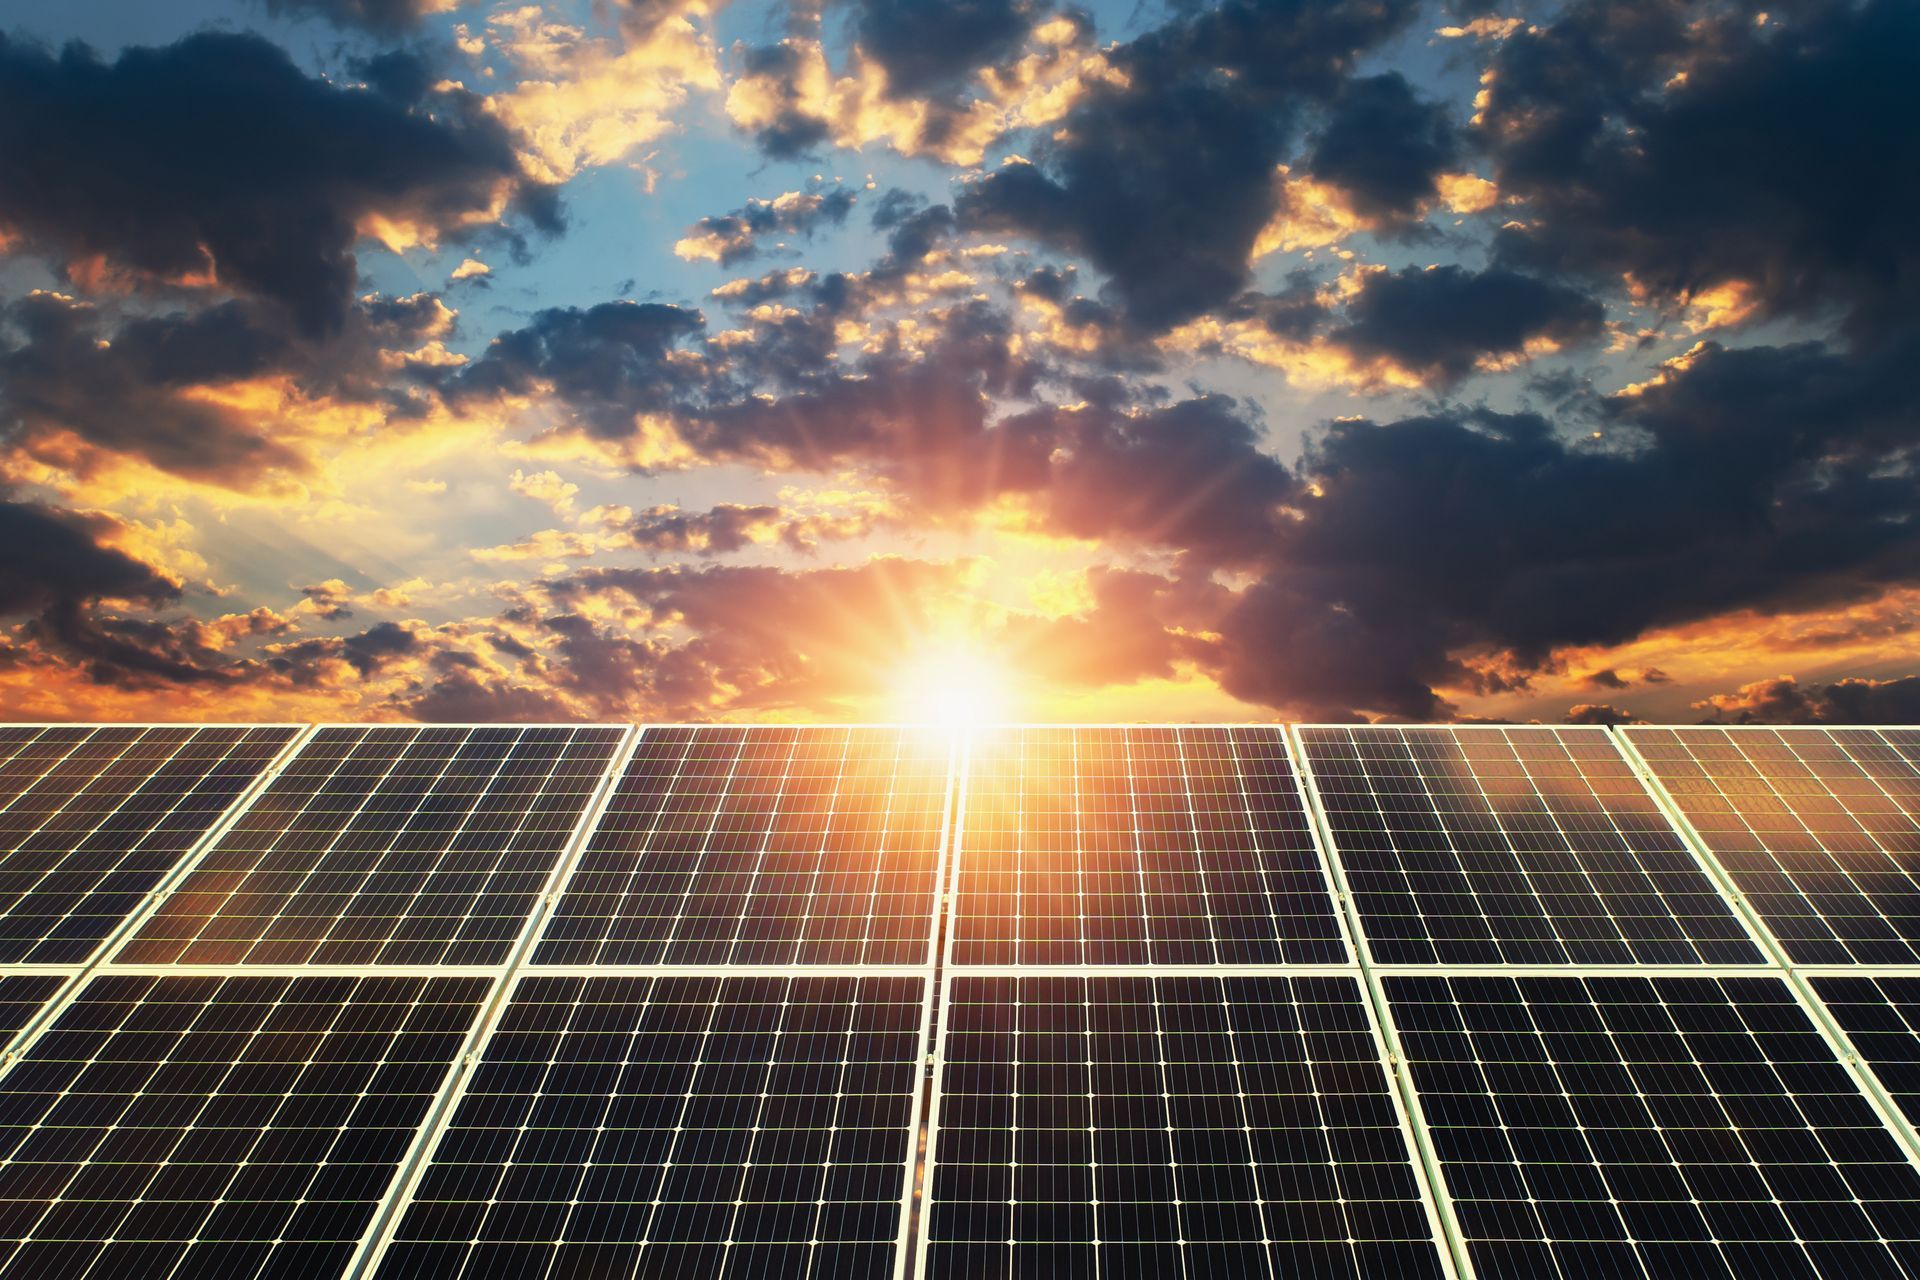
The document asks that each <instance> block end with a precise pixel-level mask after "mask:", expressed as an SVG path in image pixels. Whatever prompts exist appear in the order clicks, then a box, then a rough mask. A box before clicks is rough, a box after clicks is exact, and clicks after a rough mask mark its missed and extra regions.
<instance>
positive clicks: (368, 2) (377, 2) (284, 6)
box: [266, 0, 443, 36]
mask: <svg viewBox="0 0 1920 1280" xmlns="http://www.w3.org/2000/svg"><path fill="white" fill-rule="evenodd" d="M266 4H267V11H268V12H269V13H275V14H312V15H313V16H314V17H318V18H324V19H326V20H327V21H328V22H331V23H332V24H333V25H335V26H337V27H358V28H360V29H361V30H363V31H371V32H373V33H374V34H375V35H380V36H399V35H405V34H406V33H408V32H409V31H413V30H415V29H417V28H418V27H419V25H420V19H421V18H423V17H425V16H426V15H427V14H429V13H433V12H435V11H437V10H438V9H439V8H441V7H443V6H439V5H436V4H434V3H433V0H266Z"/></svg>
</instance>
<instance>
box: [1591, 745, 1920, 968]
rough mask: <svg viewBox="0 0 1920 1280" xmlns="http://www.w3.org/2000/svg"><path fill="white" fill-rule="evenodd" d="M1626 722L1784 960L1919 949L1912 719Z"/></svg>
mask: <svg viewBox="0 0 1920 1280" xmlns="http://www.w3.org/2000/svg"><path fill="white" fill-rule="evenodd" d="M1628 734H1629V736H1630V739H1631V741H1632V742H1633V744H1634V746H1635V747H1636V748H1638V749H1639V751H1640V753H1641V755H1642V756H1643V757H1645V759H1646V761H1647V764H1648V765H1649V767H1651V768H1652V770H1653V772H1654V774H1655V776H1657V777H1658V778H1659V779H1660V781H1661V782H1662V783H1664V784H1665V785H1666V788H1667V790H1668V792H1669V793H1670V794H1672V796H1673V798H1674V801H1675V803H1677V804H1678V805H1679V806H1680V809H1681V812H1683V813H1685V814H1686V816H1687V820H1688V821H1689V822H1691V823H1692V824H1693V826H1694V829H1695V830H1696V831H1698V832H1699V833H1700V836H1701V838H1702V839H1703V840H1704V841H1705V842H1706V845H1707V847H1708V848H1709V849H1710V850H1712V852H1713V855H1714V856H1715V857H1716V858H1718V859H1719V860H1720V864H1721V865H1722V866H1723V867H1725V868H1726V869H1727V873H1728V874H1729V875H1731V876H1732V877H1733V880H1734V883H1735V884H1736V885H1737V886H1738V887H1739V888H1740V890H1741V892H1743V893H1744V894H1746V896H1747V899H1748V901H1750V902H1751V903H1752V904H1753V906H1754V909H1755V910H1756V911H1758V912H1759V913H1760V915H1761V917H1762V918H1763V919H1764V920H1765V921H1766V923H1767V927H1768V928H1769V929H1771V930H1772V931H1773V933H1774V935H1775V936H1776V937H1777V938H1779V940H1780V942H1781V945H1782V946H1784V947H1785V948H1786V951H1787V955H1788V957H1789V958H1790V959H1792V960H1793V961H1795V962H1796V963H1799V964H1846V963H1849V962H1855V963H1863V964H1913V963H1916V962H1920V731H1916V730H1912V729H1888V730H1885V731H1881V730H1874V729H1832V730H1828V729H1738V730H1728V729H1718V728H1704V727H1703V728H1689V729H1638V728H1636V729H1631V730H1628Z"/></svg>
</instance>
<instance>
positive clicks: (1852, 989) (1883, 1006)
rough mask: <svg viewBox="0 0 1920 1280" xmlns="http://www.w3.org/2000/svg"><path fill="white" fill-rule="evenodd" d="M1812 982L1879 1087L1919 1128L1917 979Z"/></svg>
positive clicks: (1851, 978) (1919, 1010) (1919, 997)
mask: <svg viewBox="0 0 1920 1280" xmlns="http://www.w3.org/2000/svg"><path fill="white" fill-rule="evenodd" d="M1812 983H1813V990H1814V994H1815V995H1817V996H1818V997H1819V998H1820V1003H1822V1004H1823V1005H1825V1006H1826V1007H1827V1011H1828V1012H1829V1013H1831V1014H1832V1015H1833V1019H1834V1021H1835V1022H1837V1023H1839V1024H1840V1027H1841V1029H1842V1030H1843V1031H1845V1032H1846V1034H1847V1039H1848V1040H1850V1041H1852V1042H1853V1047H1854V1048H1855V1049H1856V1050H1858V1051H1859V1054H1860V1057H1861V1058H1862V1059H1863V1060H1864V1061H1865V1062H1866V1063H1867V1065H1868V1066H1869V1067H1870V1068H1871V1069H1872V1071H1873V1074H1874V1076H1875V1077H1876V1078H1877V1079H1878V1080H1879V1081H1880V1086H1881V1088H1883V1089H1885V1090H1886V1091H1887V1094H1888V1096H1890V1097H1891V1098H1892V1099H1893V1101H1894V1103H1895V1104H1896V1105H1897V1106H1899V1108H1900V1110H1901V1111H1902V1112H1904V1113H1905V1114H1906V1117H1907V1119H1908V1121H1909V1122H1911V1123H1913V1124H1920V978H1913V977H1893V976H1885V975H1883V976H1880V977H1869V976H1860V977H1854V976H1851V975H1849V976H1834V977H1819V978H1814V979H1812Z"/></svg>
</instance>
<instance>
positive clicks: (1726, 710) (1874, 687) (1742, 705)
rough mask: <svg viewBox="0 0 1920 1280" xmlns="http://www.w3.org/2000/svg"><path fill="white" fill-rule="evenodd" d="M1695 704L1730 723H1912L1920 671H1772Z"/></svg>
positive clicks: (1917, 710) (1919, 705) (1918, 704)
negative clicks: (1827, 674) (1810, 679)
mask: <svg viewBox="0 0 1920 1280" xmlns="http://www.w3.org/2000/svg"><path fill="white" fill-rule="evenodd" d="M1693 706H1694V710H1696V711H1704V712H1707V713H1709V719H1710V720H1711V721H1715V722H1732V723H1734V724H1768V723H1783V722H1784V723H1796V724H1913V723H1916V722H1920V676H1901V677H1899V678H1897V679H1893V680H1865V679H1860V678H1858V677H1848V678H1846V679H1844V680H1836V681H1834V682H1832V683H1830V684H1809V685H1803V684H1801V683H1800V682H1799V681H1798V680H1797V679H1795V678H1794V677H1793V676H1775V677H1773V678H1772V679H1769V680H1756V681H1754V682H1753V683H1751V684H1745V685H1742V686H1740V688H1739V689H1738V690H1737V691H1735V692H1733V693H1721V694H1715V695H1714V696H1712V697H1710V698H1704V699H1702V700H1701V701H1699V702H1696V703H1694V704H1693Z"/></svg>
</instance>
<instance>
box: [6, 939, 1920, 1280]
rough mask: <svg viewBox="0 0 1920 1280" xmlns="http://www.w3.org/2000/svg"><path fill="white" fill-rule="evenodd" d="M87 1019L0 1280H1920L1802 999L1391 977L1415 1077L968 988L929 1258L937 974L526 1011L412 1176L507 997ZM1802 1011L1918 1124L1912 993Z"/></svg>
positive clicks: (312, 991) (950, 1002)
mask: <svg viewBox="0 0 1920 1280" xmlns="http://www.w3.org/2000/svg"><path fill="white" fill-rule="evenodd" d="M61 981H63V980H62V979H60V978H57V977H53V976H50V975H16V976H10V977H5V978H0V1010H4V1011H6V1012H7V1013H8V1014H9V1015H10V1016H12V1017H14V1018H16V1019H18V1018H19V1017H20V1016H22V1012H23V1011H24V1010H26V1009H28V1008H29V1007H31V1006H33V1005H35V1004H36V1003H38V1002H39V1001H41V1000H44V999H47V998H50V997H51V995H52V988H54V987H57V986H58V985H59V983H60V982H61ZM84 981H85V982H86V986H85V989H84V990H83V991H81V992H80V994H79V996H78V998H77V999H74V1000H73V1001H71V1002H70V1003H69V1004H68V1005H67V1006H66V1008H65V1011H64V1012H63V1013H62V1014H61V1016H60V1017H59V1018H58V1019H57V1020H56V1021H55V1022H54V1024H53V1025H52V1026H51V1027H50V1028H49V1029H47V1030H45V1031H44V1032H42V1033H41V1034H40V1035H39V1036H38V1037H37V1038H36V1039H34V1040H33V1041H32V1042H31V1043H30V1044H29V1045H28V1046H27V1048H26V1051H25V1053H24V1055H23V1057H22V1058H21V1060H20V1061H19V1062H18V1063H17V1064H15V1065H14V1066H13V1067H12V1069H11V1071H10V1072H9V1073H8V1075H7V1076H6V1077H5V1082H4V1088H0V1276H31V1277H35V1280H44V1278H45V1277H67V1276H104V1277H120V1276H140V1277H146V1276H178V1277H192V1276H202V1275H218V1276H223V1277H225V1276H232V1277H259V1276H276V1277H277V1276H334V1275H349V1274H354V1275H378V1276H381V1277H392V1278H393V1280H401V1278H403V1277H414V1276H432V1277H473V1278H488V1280H491V1278H495V1277H531V1276H552V1277H570V1276H662V1277H666V1276H684V1277H695V1276H721V1277H742V1278H744V1277H770V1276H778V1277H787V1276H792V1277H829V1276H831V1277H853V1278H871V1280H886V1278H887V1277H892V1276H896V1275H899V1274H902V1273H903V1272H904V1271H906V1270H907V1269H908V1268H909V1266H910V1265H911V1267H912V1268H913V1269H914V1273H917V1274H924V1275H927V1276H935V1277H942V1278H945V1277H973V1276H1021V1277H1025V1276H1034V1277H1041V1276H1055V1275H1086V1276H1096V1275H1110V1276H1152V1277H1166V1276H1172V1275H1184V1276H1206V1275H1212V1276H1224V1277H1240V1276H1265V1277H1295V1276H1306V1277H1321V1276H1325V1277H1336V1276H1344V1277H1382V1278H1383V1280H1384V1278H1387V1277H1399V1276H1412V1277H1419V1276H1429V1277H1440V1276H1445V1275H1449V1274H1454V1273H1455V1272H1456V1271H1457V1270H1460V1269H1461V1265H1460V1264H1464V1267H1465V1268H1470V1269H1471V1271H1472V1272H1473V1273H1474V1274H1476V1275H1478V1276H1480V1277H1484V1278H1486V1280H1495V1278H1499V1280H1507V1278H1513V1280H1531V1278H1533V1277H1541V1276H1565V1277H1576V1276H1577V1277H1614V1276H1644V1277H1648V1278H1649V1280H1657V1278H1660V1277H1670V1276H1675V1275H1689V1276H1692V1275H1699V1276H1722V1277H1736V1276H1739V1277H1743V1280H1744V1277H1746V1276H1748V1275H1751V1274H1756V1273H1762V1272H1764V1273H1765V1274H1769V1275H1782V1276H1829V1277H1845V1278H1846V1280H1857V1278H1858V1277H1901V1276H1912V1275H1913V1274H1915V1269H1916V1267H1920V1168H1916V1166H1915V1164H1914V1162H1913V1160H1912V1157H1911V1155H1910V1153H1909V1150H1908V1149H1907V1148H1905V1147H1904V1146H1903V1145H1902V1141H1901V1139H1900V1138H1898V1137H1896V1135H1895V1134H1894V1132H1892V1130H1891V1129H1890V1128H1889V1125H1888V1117H1886V1116H1884V1115H1883V1114H1882V1113H1881V1112H1879V1111H1877V1110H1876V1106H1875V1103H1874V1102H1873V1100H1872V1099H1871V1098H1870V1097H1869V1096H1868V1095H1867V1094H1866V1093H1864V1092H1863V1091H1862V1089H1861V1087H1860V1083H1859V1081H1858V1080H1856V1078H1855V1077H1854V1076H1853V1075H1852V1074H1851V1073H1850V1071H1849V1069H1848V1068H1847V1067H1846V1066H1845V1065H1844V1064H1843V1062H1842V1061H1841V1059H1840V1058H1839V1057H1838V1056H1837V1055H1836V1049H1835V1045H1834V1043H1833V1042H1832V1041H1830V1040H1829V1039H1828V1038H1827V1036H1826V1035H1825V1034H1824V1033H1823V1032H1822V1030H1821V1028H1820V1027H1819V1026H1818V1025H1817V1024H1816V1021H1815V1019H1814V1018H1813V1017H1810V1016H1809V1013H1808V1010H1807V1008H1805V1007H1803V1006H1802V1005H1801V1004H1800V1003H1798V1002H1797V1001H1796V998H1795V996H1794V994H1793V993H1792V992H1791V990H1790V989H1789V985H1788V982H1787V980H1786V979H1784V978H1782V977H1780V976H1765V975H1761V976H1755V975H1746V976H1738V975H1733V976H1729V975H1726V974H1720V975H1713V976H1707V975H1699V976H1666V977H1645V976H1621V975H1614V976H1591V975H1589V976H1553V975H1545V976H1539V975H1536V976H1513V975H1492V976H1489V975H1484V974H1483V975H1477V976H1475V975H1460V974H1447V973H1403V974H1399V975H1394V976H1387V977H1385V978H1384V979H1383V990H1384V995H1385V1002H1384V1005H1383V1010H1384V1016H1385V1017H1386V1019H1387V1020H1388V1023H1389V1028H1387V1029H1390V1030H1391V1032H1392V1035H1393V1037H1394V1040H1393V1041H1392V1042H1393V1043H1396V1044H1397V1045H1398V1051H1397V1053H1396V1054H1394V1055H1389V1054H1388V1053H1387V1052H1386V1051H1385V1048H1384V1045H1385V1044H1386V1043H1388V1042H1387V1041H1383V1039H1382V1036H1381V1033H1382V1030H1383V1028H1381V1027H1379V1026H1376V1024H1375V1021H1374V1014H1373V1012H1372V1011H1371V1008H1370V1006H1369V1003H1368V1001H1367V999H1366V997H1365V994H1364V989H1363V986H1362V983H1361V981H1360V979H1359V978H1357V977H1355V976H1343V975H1319V976H1306V975H1298V974H1295V975H1286V974H1266V975H1255V974H1245V973H1241V974H1227V973H1220V972H1215V973H1213V974H1210V975H1208V974H1202V975H1186V976H1179V975H1141V974H1126V975H1119V974H1106V975H1101V974H1086V975H1078V976H1064V975H1050V976H1045V975H1031V974H1028V975H1012V974H1005V975H996V974H981V973H971V974H969V973H960V972H950V973H949V974H948V976H947V978H946V991H945V993H944V1000H943V1004H944V1005H945V1007H946V1010H947V1018H946V1023H945V1027H944V1031H943V1034H942V1037H941V1044H940V1052H939V1066H938V1077H937V1084H938V1091H937V1093H936V1094H935V1095H934V1096H933V1101H932V1105H931V1114H930V1117H928V1118H929V1125H928V1129H927V1132H928V1134H929V1150H930V1152H931V1167H930V1178H929V1181H928V1183H927V1184H926V1185H927V1187H928V1193H927V1200H926V1203H925V1206H924V1208H922V1209H921V1210H920V1213H921V1214H922V1215H923V1217H924V1221H923V1223H922V1224H921V1230H920V1233H919V1239H920V1240H921V1242H922V1243H921V1248H920V1249H919V1251H918V1256H917V1257H915V1258H913V1259H908V1258H907V1257H906V1252H907V1239H908V1231H907V1224H908V1220H909V1219H910V1218H911V1217H912V1216H913V1215H914V1213H915V1203H914V1199H913V1196H912V1195H911V1193H910V1186H911V1184H912V1180H913V1170H914V1166H915V1161H916V1134H917V1133H919V1132H920V1121H921V1119H922V1117H921V1102H920V1089H919V1084H920V1076H921V1054H922V1049H923V1038H922V1037H923V1035H924V1028H925V1025H926V1024H925V1019H926V1016H927V1010H928V1005H929V1002H928V994H929V991H928V988H929V986H930V984H931V981H932V980H931V979H930V978H929V977H928V976H927V975H925V974H924V973H922V974H911V973H909V974H901V975H891V976H889V975H879V974H874V975H845V974H841V975H824V974H817V973H816V974H791V973H790V974H784V975H745V974H736V975H731V976H719V975H711V974H708V975H696V974H650V975H636V974H629V975H604V974H603V975H591V974H589V975H553V974H533V973H529V974H522V975H521V976H520V977H519V978H518V979H517V980H516V981H515V984H514V985H513V987H512V996H511V1000H510V1002H509V1003H508V1004H507V1006H506V1008H505V1010H504V1013H503V1015H502V1016H501V1017H500V1018H499V1020H498V1022H497V1024H496V1025H495V1026H494V1028H493V1030H492V1032H491V1034H490V1035H489V1036H488V1037H487V1039H486V1041H485V1043H484V1046H483V1048H482V1051H481V1053H480V1054H479V1060H478V1062H477V1065H475V1066H474V1067H473V1068H472V1069H471V1071H470V1072H469V1073H468V1074H467V1075H466V1076H465V1078H464V1080H463V1082H462V1086H461V1088H460V1089H459V1091H458V1098H457V1102H455V1104H454V1105H453V1106H452V1108H451V1110H450V1112H449V1113H448V1114H447V1116H446V1119H445V1123H444V1124H441V1125H437V1126H434V1127H432V1128H431V1129H429V1135H430V1136H429V1137H428V1138H424V1139H423V1138H422V1137H421V1136H420V1134H419V1130H420V1129H421V1128H422V1126H423V1125H425V1124H427V1122H428V1120H429V1115H430V1112H431V1111H432V1110H433V1106H434V1099H435V1096H436V1094H437V1093H438V1092H439V1091H440V1090H441V1088H442V1086H443V1084H444V1083H445V1082H446V1080H447V1077H448V1075H449V1073H450V1072H451V1071H453V1070H454V1069H455V1063H456V1061H457V1060H458V1057H459V1055H460V1052H461V1046H462V1045H463V1043H464V1042H465V1037H466V1035H467V1033H468V1031H469V1029H470V1028H471V1026H472V1025H473V1023H474V1022H475V1020H476V1019H478V1018H479V1017H480V1016H481V1013H482V1009H483V1007H484V1006H485V1005H486V1003H487V1000H488V997H489V991H490V988H491V987H492V986H493V984H494V983H496V982H505V981H506V979H502V978H492V979H489V978H477V977H452V976H446V977H431V976H424V975H415V976H398V975H369V976H359V977H352V976H340V977H335V976H287V975H281V976H267V975H262V974H220V975H213V974H207V975H198V974H195V975H179V974H173V975H152V974H145V975H141V974H130V973H124V972H106V973H100V974H97V975H95V976H94V977H92V978H90V979H85V980H84ZM1815 985H1816V988H1817V990H1818V993H1819V996H1820V999H1821V1001H1822V1002H1823V1003H1824V1008H1825V1009H1826V1010H1827V1011H1830V1014H1831V1016H1833V1017H1834V1018H1836V1019H1838V1021H1839V1023H1840V1024H1841V1025H1842V1026H1844V1028H1845V1030H1846V1033H1847V1035H1848V1036H1849V1037H1850V1038H1851V1042H1852V1045H1854V1046H1857V1048H1858V1050H1859V1051H1860V1053H1861V1054H1862V1055H1863V1056H1864V1057H1865V1058H1866V1060H1867V1061H1868V1062H1869V1063H1870V1064H1871V1069H1872V1071H1873V1072H1875V1073H1876V1074H1877V1076H1878V1078H1879V1080H1880V1081H1881V1083H1882V1084H1883V1085H1884V1086H1885V1088H1886V1089H1887V1091H1888V1092H1889V1093H1891V1094H1892V1095H1893V1096H1895V1097H1896V1098H1898V1099H1899V1105H1900V1106H1902V1107H1904V1108H1905V1110H1906V1115H1907V1118H1908V1119H1920V1097H1917V1095H1916V1090H1915V1081H1916V1078H1920V1035H1916V1032H1915V1023H1916V1021H1917V1020H1920V979H1916V978H1911V977H1902V978H1880V979H1877V980H1876V979H1870V978H1853V977H1835V978H1823V979H1819V980H1817V981H1816V984H1815ZM1396 1068H1399V1069H1403V1070H1404V1071H1405V1072H1406V1073H1407V1080H1408V1082H1409V1083H1410V1085H1411V1089H1410V1091H1409V1092H1408V1093H1407V1094H1406V1095H1405V1098H1410V1100H1411V1108H1412V1109H1411V1111H1409V1110H1408V1109H1407V1103H1406V1101H1405V1100H1404V1099H1403V1095H1402V1094H1401V1093H1400V1092H1399V1091H1397V1090H1396V1088H1395V1085H1394V1081H1393V1078H1392V1072H1393V1071H1394V1070H1395V1069H1396ZM416 1156H417V1157H420V1158H418V1159H416V1158H414V1157H416ZM1429 1179H1431V1181H1429ZM1436 1190H1437V1192H1438V1195H1437V1198H1436V1196H1435V1194H1434V1192H1435V1191H1436ZM383 1204H386V1205H390V1206H391V1208H390V1209H389V1210H388V1211H387V1212H385V1213H383V1212H382V1206H383ZM1449 1241H1454V1242H1457V1243H1458V1244H1459V1246H1460V1259H1459V1263H1458V1264H1457V1263H1456V1261H1455V1257H1454V1254H1453V1252H1452V1249H1451V1246H1450V1245H1449V1243H1448V1242H1449Z"/></svg>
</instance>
